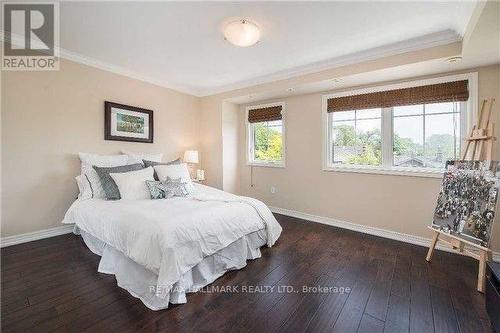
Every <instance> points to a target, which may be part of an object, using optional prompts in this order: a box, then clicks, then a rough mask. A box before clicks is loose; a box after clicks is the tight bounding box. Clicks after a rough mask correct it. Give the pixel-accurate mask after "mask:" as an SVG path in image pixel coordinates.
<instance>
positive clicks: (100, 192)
mask: <svg viewBox="0 0 500 333" xmlns="http://www.w3.org/2000/svg"><path fill="white" fill-rule="evenodd" d="M78 156H79V157H80V161H81V171H82V175H86V176H87V180H88V182H89V183H90V187H91V191H92V198H99V199H105V198H106V193H105V192H104V189H103V188H102V185H101V179H100V178H99V176H98V175H97V172H96V171H95V170H94V168H93V167H92V166H94V165H95V166H98V167H116V166H120V165H126V164H127V160H128V156H127V155H97V154H87V153H78Z"/></svg>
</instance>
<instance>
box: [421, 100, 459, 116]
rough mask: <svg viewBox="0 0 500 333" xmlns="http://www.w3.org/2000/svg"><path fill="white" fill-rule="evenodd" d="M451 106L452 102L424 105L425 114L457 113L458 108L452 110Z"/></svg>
mask: <svg viewBox="0 0 500 333" xmlns="http://www.w3.org/2000/svg"><path fill="white" fill-rule="evenodd" d="M453 104H454V103H452V102H450V103H432V104H425V114H432V113H443V112H458V107H456V108H453Z"/></svg>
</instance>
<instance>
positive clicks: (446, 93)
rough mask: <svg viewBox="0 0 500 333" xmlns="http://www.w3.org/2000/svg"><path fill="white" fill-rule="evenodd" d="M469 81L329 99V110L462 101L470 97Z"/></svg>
mask: <svg viewBox="0 0 500 333" xmlns="http://www.w3.org/2000/svg"><path fill="white" fill-rule="evenodd" d="M467 85H468V81H467V80H464V81H454V82H445V83H438V84H431V85H427V86H420V87H411V88H403V89H396V90H388V91H379V92H374V93H368V94H361V95H354V96H343V97H335V98H330V99H328V108H327V111H328V112H337V111H347V110H361V109H373V108H388V107H392V106H402V105H414V104H424V103H426V104H429V103H444V102H462V101H466V100H468V99H469V90H468V89H467Z"/></svg>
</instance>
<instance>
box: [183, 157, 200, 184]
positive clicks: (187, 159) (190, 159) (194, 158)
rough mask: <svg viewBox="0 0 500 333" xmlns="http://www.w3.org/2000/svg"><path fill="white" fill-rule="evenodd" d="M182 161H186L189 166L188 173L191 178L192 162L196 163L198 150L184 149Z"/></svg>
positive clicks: (197, 161)
mask: <svg viewBox="0 0 500 333" xmlns="http://www.w3.org/2000/svg"><path fill="white" fill-rule="evenodd" d="M184 163H187V164H188V166H189V173H190V175H191V178H193V172H192V171H193V164H198V163H199V159H198V151H197V150H186V151H185V152H184Z"/></svg>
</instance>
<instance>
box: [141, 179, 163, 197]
mask: <svg viewBox="0 0 500 333" xmlns="http://www.w3.org/2000/svg"><path fill="white" fill-rule="evenodd" d="M146 185H147V186H148V189H149V193H150V194H151V199H165V197H166V189H165V185H163V183H162V182H160V181H157V180H146Z"/></svg>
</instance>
